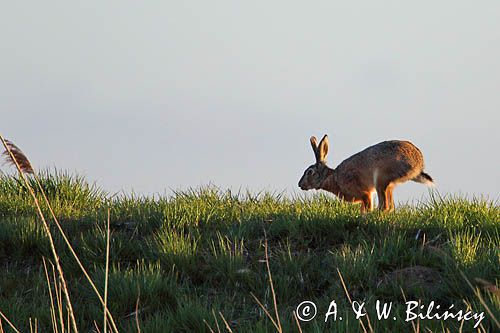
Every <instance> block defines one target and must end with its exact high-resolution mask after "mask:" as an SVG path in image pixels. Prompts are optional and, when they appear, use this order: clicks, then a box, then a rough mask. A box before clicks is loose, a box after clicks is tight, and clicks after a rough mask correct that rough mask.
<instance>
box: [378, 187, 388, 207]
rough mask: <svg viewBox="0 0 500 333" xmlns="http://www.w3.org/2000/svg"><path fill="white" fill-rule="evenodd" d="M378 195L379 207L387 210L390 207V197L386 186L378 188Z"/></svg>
mask: <svg viewBox="0 0 500 333" xmlns="http://www.w3.org/2000/svg"><path fill="white" fill-rule="evenodd" d="M377 197H378V209H380V210H387V209H388V198H387V191H386V189H385V188H378V189H377Z"/></svg>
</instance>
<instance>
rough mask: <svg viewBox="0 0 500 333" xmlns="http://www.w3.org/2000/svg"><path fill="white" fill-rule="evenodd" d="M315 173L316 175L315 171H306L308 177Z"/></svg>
mask: <svg viewBox="0 0 500 333" xmlns="http://www.w3.org/2000/svg"><path fill="white" fill-rule="evenodd" d="M313 173H314V170H313V169H308V170H307V171H306V175H308V176H310V175H312V174H313Z"/></svg>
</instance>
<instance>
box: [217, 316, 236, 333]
mask: <svg viewBox="0 0 500 333" xmlns="http://www.w3.org/2000/svg"><path fill="white" fill-rule="evenodd" d="M219 315H220V316H221V318H222V321H223V322H224V324H226V328H227V330H228V331H229V332H230V333H233V330H232V329H231V326H229V324H228V323H227V320H226V318H224V315H223V314H222V312H220V311H219Z"/></svg>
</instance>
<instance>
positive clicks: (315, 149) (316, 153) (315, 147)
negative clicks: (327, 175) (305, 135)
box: [309, 136, 319, 162]
mask: <svg viewBox="0 0 500 333" xmlns="http://www.w3.org/2000/svg"><path fill="white" fill-rule="evenodd" d="M309 141H311V147H312V149H313V152H314V157H316V162H319V150H318V141H317V140H316V137H315V136H311V139H309Z"/></svg>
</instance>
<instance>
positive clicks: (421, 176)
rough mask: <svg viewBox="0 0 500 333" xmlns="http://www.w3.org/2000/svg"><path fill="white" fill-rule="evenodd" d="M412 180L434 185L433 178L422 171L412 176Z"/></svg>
mask: <svg viewBox="0 0 500 333" xmlns="http://www.w3.org/2000/svg"><path fill="white" fill-rule="evenodd" d="M412 180H413V181H414V182H417V183H422V184H425V185H427V186H434V180H433V179H432V177H431V176H429V175H428V174H426V173H425V172H423V171H422V172H421V173H420V174H418V176H417V177H415V178H413V179H412Z"/></svg>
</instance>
